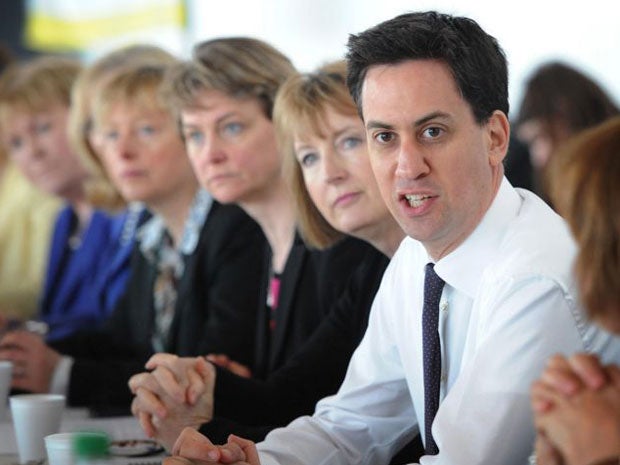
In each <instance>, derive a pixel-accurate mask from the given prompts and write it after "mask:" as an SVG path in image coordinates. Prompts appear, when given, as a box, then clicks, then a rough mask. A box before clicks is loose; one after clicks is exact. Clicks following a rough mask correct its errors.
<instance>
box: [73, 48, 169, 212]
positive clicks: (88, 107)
mask: <svg viewBox="0 0 620 465" xmlns="http://www.w3.org/2000/svg"><path fill="white" fill-rule="evenodd" d="M175 62H176V59H175V57H174V55H172V54H170V53H169V52H167V51H165V50H164V49H162V48H159V47H157V46H154V45H142V44H138V45H130V46H126V47H123V48H119V49H116V50H113V51H112V52H110V53H108V54H106V55H103V56H102V57H100V58H99V59H98V60H96V61H94V62H93V63H92V64H90V65H89V66H87V67H86V68H84V69H83V70H82V72H81V73H80V74H79V76H78V78H77V80H76V82H75V84H74V86H73V90H72V95H71V98H72V105H71V113H70V115H69V122H68V132H69V141H70V142H71V144H72V146H73V149H74V150H75V151H76V153H77V154H78V156H79V157H80V159H81V161H82V163H83V164H84V165H85V166H86V167H87V168H88V169H89V171H90V172H92V173H94V176H92V177H91V178H90V179H89V181H88V183H87V185H86V192H87V196H88V198H89V200H90V201H91V202H92V203H93V204H95V205H98V206H104V207H107V208H119V207H121V206H123V205H124V200H123V199H122V197H121V196H120V194H119V193H118V191H117V190H116V189H115V188H114V186H113V185H112V183H111V182H110V180H109V178H108V176H107V174H106V172H105V170H104V169H103V165H102V164H101V160H100V159H99V156H98V155H97V153H96V151H95V148H94V147H93V146H92V145H91V143H90V140H89V133H90V132H91V131H93V130H94V124H93V99H94V96H95V95H96V93H97V91H98V88H99V87H100V86H101V85H102V84H103V83H104V82H105V81H106V80H107V79H110V78H111V77H112V76H113V75H114V74H115V73H116V72H119V71H122V70H123V69H124V68H125V67H127V66H138V65H141V64H145V65H148V64H153V65H155V66H157V65H161V64H166V65H169V64H172V63H175Z"/></svg>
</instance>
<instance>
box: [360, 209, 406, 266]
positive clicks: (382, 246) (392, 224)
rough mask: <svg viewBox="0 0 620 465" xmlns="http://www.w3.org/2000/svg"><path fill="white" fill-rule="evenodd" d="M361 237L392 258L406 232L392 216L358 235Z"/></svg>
mask: <svg viewBox="0 0 620 465" xmlns="http://www.w3.org/2000/svg"><path fill="white" fill-rule="evenodd" d="M357 237H358V238H359V239H362V240H365V241H366V242H368V243H370V245H372V246H373V247H374V248H375V249H377V250H379V251H380V252H382V253H383V254H385V255H387V256H388V257H389V258H392V257H393V256H394V254H395V253H396V250H397V249H398V246H399V245H400V243H401V242H402V240H403V239H404V238H405V232H404V231H403V230H402V228H401V227H400V225H399V224H398V223H397V222H396V220H395V219H394V218H393V217H392V216H390V217H389V218H387V219H385V220H384V221H381V222H380V223H379V224H378V225H377V227H375V228H373V229H372V230H369V231H366V232H365V233H362V234H360V235H358V236H357Z"/></svg>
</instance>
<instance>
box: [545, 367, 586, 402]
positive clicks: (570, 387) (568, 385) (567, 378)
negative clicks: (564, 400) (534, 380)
mask: <svg viewBox="0 0 620 465" xmlns="http://www.w3.org/2000/svg"><path fill="white" fill-rule="evenodd" d="M540 381H542V382H543V383H545V384H546V385H547V386H548V387H550V388H553V389H554V390H556V391H559V392H561V393H563V394H564V395H566V396H571V395H573V394H575V393H577V392H579V390H581V389H582V388H583V383H582V382H581V379H580V378H579V377H578V376H577V375H576V374H575V373H574V372H573V371H572V370H571V369H570V367H569V366H568V365H566V366H562V367H560V366H548V367H547V368H546V369H545V371H543V373H542V375H541V376H540Z"/></svg>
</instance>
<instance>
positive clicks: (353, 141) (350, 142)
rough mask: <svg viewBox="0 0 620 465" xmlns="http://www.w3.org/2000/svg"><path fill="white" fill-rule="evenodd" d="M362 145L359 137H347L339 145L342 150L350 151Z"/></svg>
mask: <svg viewBox="0 0 620 465" xmlns="http://www.w3.org/2000/svg"><path fill="white" fill-rule="evenodd" d="M362 143H363V141H362V139H361V138H359V137H347V138H346V139H344V140H343V141H342V143H341V145H342V148H343V149H344V150H351V149H354V148H357V147H359V146H360V145H361V144H362Z"/></svg>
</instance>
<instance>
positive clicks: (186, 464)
mask: <svg viewBox="0 0 620 465" xmlns="http://www.w3.org/2000/svg"><path fill="white" fill-rule="evenodd" d="M161 464H162V465H192V461H191V460H187V459H184V458H183V457H168V458H166V459H164V461H163V462H162V463H161Z"/></svg>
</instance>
